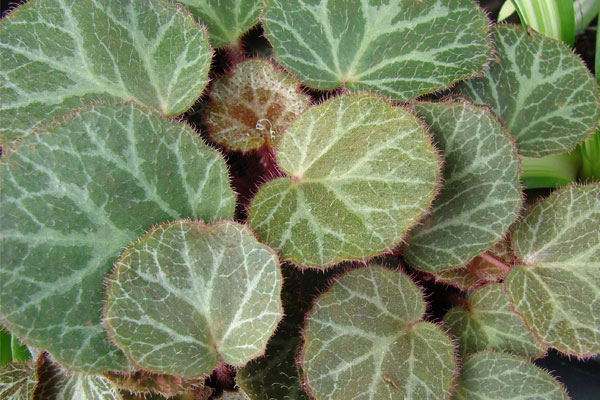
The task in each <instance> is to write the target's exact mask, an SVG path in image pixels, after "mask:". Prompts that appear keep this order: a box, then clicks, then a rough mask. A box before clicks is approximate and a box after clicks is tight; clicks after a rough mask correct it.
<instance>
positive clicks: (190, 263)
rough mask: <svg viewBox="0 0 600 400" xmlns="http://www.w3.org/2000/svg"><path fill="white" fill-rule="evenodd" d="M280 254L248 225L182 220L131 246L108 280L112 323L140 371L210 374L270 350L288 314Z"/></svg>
mask: <svg viewBox="0 0 600 400" xmlns="http://www.w3.org/2000/svg"><path fill="white" fill-rule="evenodd" d="M281 281H282V279H281V272H280V270H279V261H278V259H277V255H275V253H274V252H273V250H271V249H270V248H268V247H267V246H265V245H263V244H260V243H258V242H257V241H256V239H255V238H254V236H252V233H251V232H250V231H249V230H248V229H247V228H246V227H245V226H243V225H239V224H236V223H234V222H228V221H225V222H221V223H218V224H215V225H212V226H206V225H204V224H203V223H201V222H192V221H185V220H184V221H178V222H173V223H171V224H166V225H160V226H158V227H156V228H154V229H153V230H152V231H151V232H149V233H148V234H147V235H146V236H144V237H143V238H142V239H141V240H140V241H139V242H138V243H136V244H134V245H132V246H131V247H129V248H128V249H127V250H126V251H125V253H124V254H123V255H122V256H121V258H120V259H119V261H118V262H117V264H116V268H115V271H114V272H113V274H112V275H111V278H110V279H109V281H108V300H107V302H106V306H105V315H104V322H105V325H106V328H107V330H108V332H109V336H110V337H111V339H112V340H113V341H114V342H115V343H116V344H117V345H118V346H119V347H120V348H121V349H123V352H125V354H126V355H127V356H128V357H129V359H130V360H131V361H132V362H133V363H134V364H135V365H137V366H139V367H140V368H143V369H145V370H148V371H152V372H157V373H169V374H173V375H178V376H182V377H197V376H202V375H206V374H209V373H210V372H211V371H212V370H213V369H214V368H215V366H216V365H217V361H218V359H221V360H223V361H224V362H226V363H228V364H231V365H235V366H241V365H244V364H246V363H247V362H248V361H249V360H251V359H253V358H255V357H257V356H259V355H261V354H263V353H264V351H265V347H266V345H267V340H268V339H269V337H270V336H271V335H272V334H273V331H274V330H275V328H276V326H277V323H278V322H279V320H280V319H281V317H282V309H281V300H280V298H279V295H280V292H281Z"/></svg>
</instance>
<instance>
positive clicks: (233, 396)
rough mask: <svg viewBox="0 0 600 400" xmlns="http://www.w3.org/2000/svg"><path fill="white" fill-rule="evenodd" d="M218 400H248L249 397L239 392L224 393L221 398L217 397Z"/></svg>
mask: <svg viewBox="0 0 600 400" xmlns="http://www.w3.org/2000/svg"><path fill="white" fill-rule="evenodd" d="M219 400H250V397H248V395H247V394H246V393H244V392H243V391H241V390H238V391H236V392H232V391H228V390H226V391H224V392H223V396H221V397H219Z"/></svg>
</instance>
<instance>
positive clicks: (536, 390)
mask: <svg viewBox="0 0 600 400" xmlns="http://www.w3.org/2000/svg"><path fill="white" fill-rule="evenodd" d="M456 386H457V388H456V393H455V395H454V397H453V399H456V400H488V399H504V400H522V399H545V400H559V399H560V400H568V399H569V396H568V395H567V393H566V392H565V389H564V388H563V387H562V386H561V384H560V383H558V382H557V381H555V380H554V379H553V378H552V376H551V375H549V374H548V373H547V372H545V371H544V370H542V369H541V368H539V367H537V366H535V365H534V364H532V363H530V362H528V361H526V360H523V359H521V358H519V357H517V356H513V355H509V354H502V353H495V352H491V351H483V352H480V353H476V354H473V355H471V356H470V357H468V358H467V359H466V360H465V362H464V364H463V367H462V370H461V372H460V376H459V377H458V380H457V385H456Z"/></svg>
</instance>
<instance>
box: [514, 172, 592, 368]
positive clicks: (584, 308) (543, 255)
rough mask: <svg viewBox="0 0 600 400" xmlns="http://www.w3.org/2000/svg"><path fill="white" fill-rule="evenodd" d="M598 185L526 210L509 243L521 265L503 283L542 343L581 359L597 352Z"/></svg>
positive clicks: (569, 190) (562, 192) (556, 196)
mask: <svg viewBox="0 0 600 400" xmlns="http://www.w3.org/2000/svg"><path fill="white" fill-rule="evenodd" d="M599 226H600V184H589V185H581V186H568V187H565V188H563V189H560V190H557V191H555V192H554V193H552V194H551V195H550V196H549V197H548V198H547V199H545V200H544V201H542V202H540V203H538V204H536V205H535V206H533V207H531V208H530V209H528V210H527V212H526V213H525V215H524V216H523V219H522V220H521V221H519V223H518V224H517V226H516V227H515V230H514V234H513V246H514V249H515V254H516V255H517V257H518V258H519V259H520V260H522V261H523V265H519V266H516V267H514V268H512V269H511V270H510V272H509V273H508V275H507V277H506V280H505V285H506V291H507V293H508V296H509V298H510V301H511V303H512V305H513V308H514V309H515V311H517V312H518V313H519V314H520V315H521V316H522V317H523V318H524V319H525V322H526V323H527V325H528V326H529V328H530V329H531V330H532V331H533V332H534V333H535V334H536V336H537V337H538V338H540V339H541V341H542V342H543V343H545V344H546V345H548V346H550V347H554V348H556V349H557V350H559V351H561V352H563V353H566V354H570V355H576V356H579V357H587V356H592V355H594V354H598V353H600V302H598V297H600V231H599V230H598V227H599Z"/></svg>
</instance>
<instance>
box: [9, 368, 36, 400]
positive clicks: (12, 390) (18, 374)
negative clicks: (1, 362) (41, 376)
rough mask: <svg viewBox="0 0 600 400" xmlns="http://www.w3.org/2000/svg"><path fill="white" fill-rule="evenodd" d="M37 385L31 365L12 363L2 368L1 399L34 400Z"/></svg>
mask: <svg viewBox="0 0 600 400" xmlns="http://www.w3.org/2000/svg"><path fill="white" fill-rule="evenodd" d="M36 384H37V376H36V374H35V368H34V367H33V365H32V364H31V363H15V362H11V363H8V364H6V365H5V366H3V367H2V368H0V398H2V399H3V400H32V399H33V391H34V389H35V386H36Z"/></svg>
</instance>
